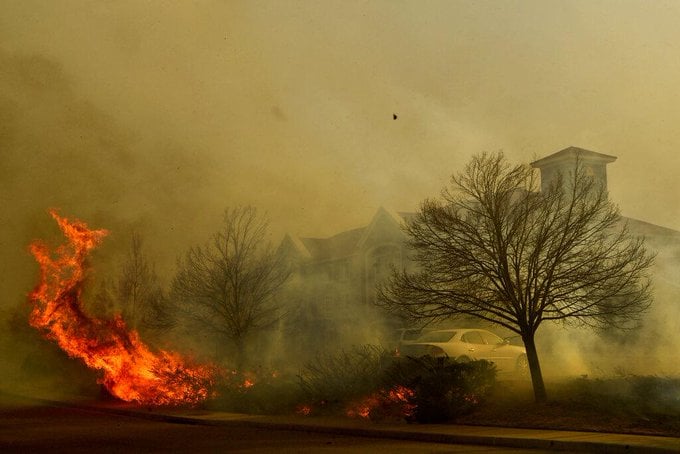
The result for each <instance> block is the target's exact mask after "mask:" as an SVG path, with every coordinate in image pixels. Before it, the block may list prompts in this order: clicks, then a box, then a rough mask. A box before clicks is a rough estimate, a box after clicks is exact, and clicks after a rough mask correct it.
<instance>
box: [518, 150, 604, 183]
mask: <svg viewBox="0 0 680 454" xmlns="http://www.w3.org/2000/svg"><path fill="white" fill-rule="evenodd" d="M577 160H578V161H579V162H580V164H581V166H582V168H583V170H584V171H585V172H586V174H588V175H590V176H592V177H593V178H594V179H595V180H596V181H598V182H600V183H601V184H602V185H603V186H604V188H605V189H606V188H607V164H609V163H610V162H614V161H616V156H610V155H607V154H602V153H596V152H594V151H590V150H584V149H583V148H578V147H568V148H565V149H564V150H560V151H558V152H557V153H553V154H551V155H549V156H546V157H545V158H542V159H539V160H537V161H534V162H532V163H531V167H533V168H536V169H540V171H541V191H545V190H546V188H548V187H549V186H550V183H552V182H553V181H554V180H555V178H557V176H558V175H559V174H562V176H563V178H568V177H569V175H570V174H572V173H573V172H574V169H575V168H576V162H577Z"/></svg>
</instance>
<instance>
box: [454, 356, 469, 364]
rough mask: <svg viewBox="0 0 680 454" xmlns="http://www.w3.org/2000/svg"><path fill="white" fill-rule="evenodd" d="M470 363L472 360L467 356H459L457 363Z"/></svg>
mask: <svg viewBox="0 0 680 454" xmlns="http://www.w3.org/2000/svg"><path fill="white" fill-rule="evenodd" d="M470 361H471V359H470V358H468V357H467V356H459V357H458V358H456V362H457V363H469V362H470Z"/></svg>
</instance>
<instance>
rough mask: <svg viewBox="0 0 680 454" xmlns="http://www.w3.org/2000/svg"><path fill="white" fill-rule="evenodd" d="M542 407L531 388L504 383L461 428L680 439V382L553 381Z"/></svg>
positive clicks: (647, 379) (645, 379) (527, 384)
mask: <svg viewBox="0 0 680 454" xmlns="http://www.w3.org/2000/svg"><path fill="white" fill-rule="evenodd" d="M546 385H547V388H548V393H549V395H548V402H547V403H545V404H536V403H534V400H533V391H532V388H531V383H530V382H529V381H524V380H505V381H499V382H498V383H497V384H496V387H495V388H494V389H493V391H492V394H491V396H490V397H489V399H488V400H487V401H486V402H485V404H484V405H482V406H481V407H480V408H479V409H478V410H477V411H476V412H475V413H473V414H471V415H467V416H464V417H460V418H458V419H456V421H455V422H456V423H458V424H475V425H497V426H504V427H524V428H540V429H560V430H581V431H594V432H615V433H632V434H646V435H668V436H680V380H678V379H670V378H660V377H640V376H623V377H615V378H608V379H588V378H576V379H563V380H555V381H551V382H548V383H547V384H546Z"/></svg>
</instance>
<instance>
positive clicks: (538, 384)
mask: <svg viewBox="0 0 680 454" xmlns="http://www.w3.org/2000/svg"><path fill="white" fill-rule="evenodd" d="M522 340H523V341H524V348H525V349H526V351H527V360H528V362H529V371H530V372H531V383H532V385H533V388H534V399H535V401H536V403H544V402H546V401H547V400H548V394H547V393H546V391H545V383H544V382H543V373H542V372H541V364H540V363H539V361H538V352H537V351H536V343H535V342H534V333H529V334H527V335H523V336H522Z"/></svg>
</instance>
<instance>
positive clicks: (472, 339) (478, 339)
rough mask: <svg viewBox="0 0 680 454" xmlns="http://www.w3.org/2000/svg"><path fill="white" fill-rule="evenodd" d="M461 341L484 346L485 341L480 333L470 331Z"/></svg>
mask: <svg viewBox="0 0 680 454" xmlns="http://www.w3.org/2000/svg"><path fill="white" fill-rule="evenodd" d="M460 340H462V341H463V342H467V343H468V344H484V343H485V342H484V339H482V336H481V335H480V334H479V331H468V332H467V333H465V334H463V335H462V336H460Z"/></svg>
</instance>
